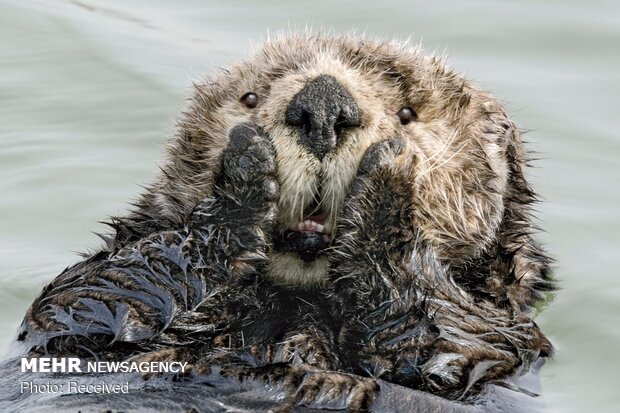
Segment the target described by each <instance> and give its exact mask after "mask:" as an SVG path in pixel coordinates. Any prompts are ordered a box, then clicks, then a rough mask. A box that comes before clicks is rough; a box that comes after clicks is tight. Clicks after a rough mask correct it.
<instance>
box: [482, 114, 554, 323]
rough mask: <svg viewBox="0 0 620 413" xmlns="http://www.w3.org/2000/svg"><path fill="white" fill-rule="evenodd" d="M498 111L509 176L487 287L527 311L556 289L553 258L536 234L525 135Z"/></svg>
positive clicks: (491, 255) (535, 200)
mask: <svg viewBox="0 0 620 413" xmlns="http://www.w3.org/2000/svg"><path fill="white" fill-rule="evenodd" d="M497 115H500V116H498V117H499V118H500V119H497V118H496V119H494V121H495V122H496V124H497V125H498V126H501V129H502V130H503V131H504V132H505V133H504V139H505V141H504V142H503V144H504V147H505V156H506V161H507V166H508V177H507V178H508V179H507V182H506V192H505V194H504V214H503V218H502V221H501V223H500V225H499V227H498V229H497V238H496V243H495V246H494V247H493V246H492V247H491V248H490V249H489V251H488V252H489V255H488V256H487V258H488V259H489V261H487V262H488V263H489V267H488V268H489V270H490V274H489V273H487V274H488V275H490V277H489V278H487V288H488V289H489V290H490V292H491V293H492V295H494V296H495V297H496V298H497V299H499V300H500V301H503V303H501V304H503V305H504V306H506V305H508V306H510V307H512V308H514V309H515V310H518V311H527V310H530V309H531V307H532V306H534V305H535V304H536V303H537V302H538V301H540V300H541V299H542V298H543V297H544V293H545V292H549V291H553V290H554V289H555V284H554V282H553V280H552V278H551V271H550V264H551V262H552V260H551V259H550V258H549V257H548V256H547V254H546V252H545V251H544V250H543V248H542V247H541V246H540V245H539V244H538V243H537V242H536V241H535V240H534V238H533V237H532V235H533V233H535V232H536V231H538V230H539V228H537V227H536V225H535V224H534V223H533V222H532V216H531V208H532V205H533V204H534V203H536V202H537V196H536V193H535V192H534V191H533V190H532V188H531V187H530V185H529V183H528V182H527V180H526V178H525V176H524V173H523V170H524V168H526V167H527V166H528V156H527V153H526V151H525V148H524V146H523V142H522V140H521V136H520V134H519V133H518V131H517V130H516V128H515V126H514V124H513V123H512V122H511V121H510V120H509V119H508V117H507V116H506V115H505V114H504V113H503V112H501V113H497V114H496V116H497ZM491 117H492V118H493V117H494V116H491Z"/></svg>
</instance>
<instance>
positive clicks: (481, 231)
mask: <svg viewBox="0 0 620 413" xmlns="http://www.w3.org/2000/svg"><path fill="white" fill-rule="evenodd" d="M195 90H196V93H195V95H194V96H193V97H192V99H191V100H190V103H189V107H188V109H187V111H186V113H185V116H184V117H183V119H182V120H181V121H180V128H179V133H178V136H177V137H176V139H175V140H173V142H172V144H171V146H170V158H169V162H168V164H167V165H165V166H164V168H163V171H164V173H163V175H162V176H163V177H162V179H161V180H160V181H159V182H158V183H156V184H155V186H154V187H152V188H151V189H150V191H149V192H148V193H147V194H146V195H145V196H144V197H143V199H142V201H141V202H140V207H141V209H142V211H140V213H141V217H143V216H144V215H146V216H148V217H157V219H158V220H160V221H162V217H163V218H164V219H163V221H166V222H165V225H169V224H170V223H172V224H178V223H181V222H182V221H183V218H184V217H185V216H187V214H188V213H189V212H190V211H191V208H192V207H193V205H195V204H196V203H197V202H198V201H199V200H200V199H201V198H202V197H204V196H205V194H208V193H209V192H210V191H211V183H212V177H213V175H214V173H215V170H216V169H217V167H216V165H217V159H219V154H220V153H221V150H222V149H223V148H224V147H225V146H226V144H227V140H228V132H229V130H230V129H231V128H233V127H234V126H235V125H237V124H239V123H241V122H246V121H249V122H253V123H255V124H257V125H259V126H260V127H262V128H263V129H264V130H265V131H266V132H267V133H268V135H269V136H270V138H271V139H272V141H273V144H274V146H275V150H276V157H277V170H278V180H279V184H280V191H281V198H280V201H279V208H278V211H279V213H278V217H277V226H276V229H275V230H274V231H275V232H274V234H272V239H273V240H274V249H273V251H271V252H270V256H269V264H268V276H269V277H270V278H271V279H272V281H273V282H275V283H280V284H285V285H291V286H298V287H312V286H318V285H321V283H324V282H325V280H326V274H327V267H328V263H327V260H326V258H325V257H324V256H323V252H324V250H325V248H326V247H327V246H328V245H329V244H330V242H331V241H332V239H333V238H334V237H337V236H338V234H337V228H336V222H337V220H338V216H339V214H340V211H341V208H342V205H343V201H344V197H345V195H346V194H347V191H348V188H349V186H350V184H351V182H352V180H353V179H354V177H355V175H356V171H357V168H358V165H359V162H360V160H361V159H362V156H363V155H364V153H365V151H366V150H367V149H368V148H369V146H370V145H372V144H373V143H375V142H379V141H382V140H386V139H390V138H402V139H404V140H405V141H406V142H407V144H408V151H407V152H408V153H409V154H411V156H415V157H416V161H415V162H410V164H411V165H412V166H411V167H412V168H415V171H413V172H414V173H413V174H412V175H413V176H415V179H413V181H412V182H411V185H412V194H413V197H414V199H413V200H412V203H413V205H414V208H413V211H414V213H413V216H412V217H411V223H412V225H413V226H415V227H416V228H417V229H419V231H421V232H422V234H423V235H424V237H425V238H426V239H428V240H429V241H430V242H431V243H432V245H433V246H434V247H435V248H436V251H437V255H438V256H439V257H440V259H441V260H442V261H443V262H445V263H446V264H447V265H450V266H452V267H453V268H459V269H461V270H462V271H461V272H462V273H463V274H461V275H462V276H466V274H465V273H467V271H469V269H468V268H471V263H474V262H475V263H476V265H477V266H478V267H480V266H482V267H484V268H482V269H480V268H477V269H476V271H478V272H482V273H484V274H483V275H484V277H483V278H484V279H485V280H486V281H485V282H486V283H491V284H492V283H493V282H495V283H496V284H498V285H502V286H504V285H507V284H510V283H511V282H512V283H516V282H524V280H527V279H529V280H530V281H531V282H533V283H535V282H536V281H537V280H538V281H540V279H541V278H540V274H541V272H543V271H544V268H546V263H545V262H543V261H544V260H541V258H540V257H541V256H542V255H540V251H538V249H537V247H536V246H535V245H534V244H533V242H532V241H531V239H530V238H529V232H530V230H529V228H530V226H531V225H530V219H529V216H528V213H527V212H528V210H527V206H528V204H529V203H531V202H532V200H533V199H534V194H533V193H532V191H531V190H530V189H529V186H528V185H527V182H526V181H525V179H524V178H523V175H522V167H523V166H524V163H525V155H524V150H523V147H522V144H521V141H520V138H519V135H518V133H517V132H516V130H515V128H514V126H513V124H512V122H511V121H510V120H509V119H508V117H507V116H506V114H505V113H504V111H503V110H502V108H501V107H500V105H499V104H498V103H497V102H496V101H495V100H494V99H493V98H492V97H491V96H490V95H489V94H487V93H485V92H483V91H480V90H479V89H477V88H476V87H474V86H473V85H471V84H470V83H469V82H468V81H466V80H465V79H464V78H463V77H461V76H460V75H459V74H457V73H455V72H454V71H452V70H450V69H447V68H446V67H445V66H444V64H443V62H442V61H440V60H439V59H437V58H434V57H428V56H425V55H424V54H423V53H422V52H421V50H420V49H419V48H416V47H410V46H408V45H405V44H402V43H397V42H393V43H386V42H380V41H372V40H368V39H363V38H362V39H360V38H354V37H348V36H340V37H328V36H300V37H284V38H278V39H274V40H269V41H268V42H266V44H265V45H264V46H263V47H262V48H261V49H260V50H258V51H257V52H256V53H255V54H254V55H253V56H252V57H251V58H250V59H248V60H246V61H245V62H242V63H239V64H237V65H235V66H233V67H232V68H231V69H230V70H228V71H225V72H222V73H220V74H219V75H218V76H216V77H214V78H213V79H211V80H208V81H206V82H201V83H198V84H196V85H195ZM143 221H144V219H143ZM152 221H153V220H151V222H152ZM135 222H138V218H137V217H135V219H134V221H133V222H130V220H127V221H126V222H125V224H126V225H127V226H132V225H133V224H134V223H135ZM141 225H142V227H140V226H141ZM162 225H164V224H162ZM141 230H142V231H146V230H147V229H146V226H145V224H135V225H134V228H133V233H138V235H139V232H140V231H141ZM500 256H501V257H502V258H497V257H500ZM496 258H497V260H496ZM498 260H499V261H498ZM494 271H495V272H496V273H497V274H499V275H497V274H496V278H497V277H499V279H495V281H493V280H494V279H493V277H494ZM500 273H501V274H500ZM464 274H465V275H464ZM507 274H508V275H507ZM472 276H476V277H478V279H480V274H478V273H476V274H473V275H472ZM506 277H508V278H506ZM457 278H458V276H457ZM515 294H516V296H515V297H514V300H515V302H516V303H517V304H522V303H521V301H523V302H525V301H527V300H528V299H529V298H531V297H529V296H531V295H532V294H533V293H531V292H530V293H522V292H519V293H515ZM523 294H525V295H526V296H527V295H528V294H529V296H528V297H525V296H521V295H523ZM517 296H518V297H517Z"/></svg>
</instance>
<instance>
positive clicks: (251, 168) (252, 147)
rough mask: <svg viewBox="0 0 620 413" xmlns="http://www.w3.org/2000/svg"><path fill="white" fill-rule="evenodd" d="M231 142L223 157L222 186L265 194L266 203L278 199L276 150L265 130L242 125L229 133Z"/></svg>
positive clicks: (250, 125)
mask: <svg viewBox="0 0 620 413" xmlns="http://www.w3.org/2000/svg"><path fill="white" fill-rule="evenodd" d="M229 137H230V142H229V144H228V147H226V149H225V150H224V153H223V155H222V174H221V175H222V176H221V179H220V180H221V182H220V184H221V185H222V186H223V187H225V188H226V189H229V190H230V189H232V190H234V191H236V192H240V191H246V192H247V191H248V190H249V191H252V192H260V193H262V194H263V195H264V196H265V198H266V199H267V200H274V199H275V198H276V196H277V191H278V187H277V186H278V185H277V183H276V180H275V172H276V160H275V150H274V148H273V145H272V143H271V141H270V140H269V138H268V137H267V136H266V135H265V133H264V132H263V130H262V129H261V128H260V127H258V126H256V125H253V124H251V123H242V124H239V125H237V126H235V127H234V128H232V130H231V131H230V134H229Z"/></svg>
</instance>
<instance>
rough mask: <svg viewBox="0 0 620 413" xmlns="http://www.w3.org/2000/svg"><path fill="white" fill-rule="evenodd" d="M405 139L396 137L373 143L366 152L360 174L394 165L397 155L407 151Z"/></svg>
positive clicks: (361, 163) (359, 169) (359, 170)
mask: <svg viewBox="0 0 620 413" xmlns="http://www.w3.org/2000/svg"><path fill="white" fill-rule="evenodd" d="M405 147H406V143H405V141H404V140H402V139H399V138H395V139H388V140H385V141H381V142H377V143H375V144H373V145H371V146H370V147H369V148H368V149H367V150H366V153H365V154H364V157H363V158H362V161H361V162H360V166H359V168H358V170H357V171H358V172H357V173H358V175H368V174H369V173H371V172H372V171H374V170H377V169H384V168H388V167H390V166H392V165H394V162H395V161H396V157H397V156H398V155H401V154H402V153H403V152H404V151H405Z"/></svg>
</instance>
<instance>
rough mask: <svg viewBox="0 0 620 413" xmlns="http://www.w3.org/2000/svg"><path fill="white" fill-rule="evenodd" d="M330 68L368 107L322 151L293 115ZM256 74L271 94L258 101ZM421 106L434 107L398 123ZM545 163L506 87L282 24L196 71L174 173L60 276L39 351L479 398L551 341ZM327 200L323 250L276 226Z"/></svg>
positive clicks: (260, 87)
mask: <svg viewBox="0 0 620 413" xmlns="http://www.w3.org/2000/svg"><path fill="white" fill-rule="evenodd" d="M319 74H329V75H332V76H334V77H335V78H336V79H338V81H339V82H341V83H342V84H343V85H344V86H345V87H347V89H348V90H349V91H350V92H351V94H352V95H353V97H354V98H355V99H356V101H357V102H358V104H359V106H360V110H361V112H362V119H363V124H362V126H361V127H360V128H358V129H356V130H351V131H347V132H346V134H345V139H343V143H342V144H341V145H340V146H339V147H338V148H337V149H336V150H335V151H334V152H333V153H332V154H330V155H328V156H327V157H326V158H325V159H324V161H323V162H318V160H317V159H316V158H313V157H312V156H311V155H310V154H308V153H307V152H306V151H305V150H304V149H303V148H302V147H301V146H300V145H298V144H297V143H296V138H295V136H296V135H295V131H294V130H293V129H291V128H290V127H288V126H287V125H285V123H284V121H283V119H282V113H283V112H284V108H285V107H286V104H287V102H288V101H290V99H291V97H292V96H293V95H294V94H295V93H296V92H297V91H299V90H300V89H301V88H302V87H303V84H304V82H305V81H307V80H309V79H312V78H313V77H316V76H317V75H319ZM248 91H253V92H255V93H257V94H258V96H260V97H261V104H260V105H259V106H258V107H257V108H256V109H254V110H248V109H247V108H245V107H243V106H242V105H241V104H240V102H239V97H240V96H242V95H243V94H245V93H246V92H248ZM402 106H411V107H413V108H415V110H416V112H417V114H418V120H417V122H414V123H412V124H410V125H405V126H403V125H400V123H399V121H398V118H396V116H395V115H394V114H395V113H396V112H397V111H398V109H399V108H400V107H402ZM244 122H246V123H244ZM239 124H242V126H236V125H239ZM235 126H236V127H235ZM233 127H235V128H234V129H233ZM242 158H243V161H241V159H242ZM247 159H250V160H251V162H250V165H251V167H248V166H247ZM526 162H527V157H526V153H525V150H524V148H523V144H522V142H521V139H520V136H519V134H518V132H517V130H516V128H515V126H514V125H513V124H512V122H511V121H510V120H509V118H508V117H507V115H506V114H505V113H504V111H503V110H502V108H501V107H500V105H499V104H498V103H497V102H496V101H495V100H494V99H493V98H492V97H491V96H490V95H489V94H487V93H485V92H482V91H480V90H478V89H476V88H475V87H474V86H472V85H471V84H470V83H469V82H467V81H466V80H465V79H463V78H462V77H461V76H460V75H458V74H457V73H455V72H452V71H450V70H449V69H446V68H445V66H444V64H443V63H442V62H441V61H440V60H437V59H435V58H432V57H427V56H425V55H423V54H422V53H421V51H420V50H419V49H417V48H410V47H408V46H405V45H402V44H398V43H383V42H374V41H371V40H367V39H359V38H353V37H346V36H344V37H322V36H318V37H310V36H307V37H288V38H281V39H275V40H273V41H269V42H267V44H266V45H265V46H264V47H263V49H261V50H260V51H258V52H257V53H256V54H255V56H254V57H253V58H252V59H250V60H248V61H246V62H244V63H241V64H238V65H236V66H234V67H233V68H232V69H231V70H230V71H227V72H223V73H221V74H220V75H218V76H217V77H215V78H214V79H212V80H209V81H206V82H204V83H199V84H196V85H195V95H194V96H193V97H192V99H191V100H190V102H189V106H188V109H187V111H186V113H185V115H184V117H183V119H182V120H181V121H180V124H179V132H178V135H177V137H176V138H175V139H174V140H173V141H172V143H171V145H170V149H169V158H168V161H167V163H166V164H165V165H164V166H163V167H162V174H161V177H160V179H159V180H158V181H157V182H156V183H155V184H153V185H152V186H151V187H150V188H149V189H148V191H147V192H146V193H145V194H144V195H143V196H142V197H141V199H140V200H139V201H138V202H137V203H136V209H135V212H133V213H132V214H130V215H129V216H127V217H121V218H117V219H115V220H113V222H112V223H111V225H112V226H113V227H114V228H115V233H114V234H113V235H112V237H111V238H110V240H109V242H108V245H107V246H106V247H105V248H104V249H103V250H102V251H100V252H98V253H96V254H94V255H92V256H91V257H89V258H87V259H86V260H85V261H83V262H81V263H78V264H76V265H75V266H73V267H70V268H68V269H67V270H66V271H65V272H63V274H61V275H60V276H59V277H58V278H57V279H56V280H54V281H53V282H52V284H50V285H49V286H47V287H46V288H45V290H44V291H43V293H42V295H41V296H40V297H39V298H38V299H37V300H36V301H35V303H34V304H33V306H32V307H31V308H30V310H29V312H28V314H27V315H26V318H25V321H24V324H23V329H22V331H21V334H20V337H19V339H20V341H23V342H25V343H28V346H29V348H30V350H31V351H32V352H33V353H34V354H37V353H38V354H42V353H46V352H48V353H55V354H79V355H82V356H92V355H97V356H101V355H102V356H104V357H106V358H117V359H118V358H127V357H134V358H142V357H153V358H162V359H171V358H179V359H183V360H188V361H190V362H191V363H192V364H193V366H194V370H193V374H197V375H201V376H205V377H212V376H222V375H223V376H225V377H237V378H239V379H241V380H245V379H250V378H257V377H258V378H259V379H260V380H262V381H267V382H271V383H277V384H278V385H282V386H284V387H285V388H286V389H287V394H288V396H287V399H286V401H285V404H289V405H294V404H299V403H301V404H306V405H311V406H312V405H313V404H316V403H318V404H319V405H322V406H329V405H330V403H332V405H333V404H334V403H335V404H336V405H337V406H340V405H341V404H342V403H344V405H347V406H348V407H349V409H351V410H354V411H362V410H367V409H369V408H370V407H371V405H372V401H373V400H374V398H375V397H376V396H377V392H378V391H379V387H378V385H377V384H376V382H375V381H374V380H372V379H377V378H381V379H385V380H387V381H390V382H393V383H398V384H402V385H405V386H408V387H411V388H415V389H420V390H424V391H428V392H431V393H434V394H438V395H441V396H443V397H446V398H450V399H466V398H468V397H470V396H471V395H475V394H476V393H477V392H478V391H479V390H480V389H481V387H482V385H483V384H484V383H487V382H491V381H498V380H503V379H505V378H506V377H509V376H510V375H514V374H520V372H522V371H525V370H527V368H528V366H529V365H530V363H531V362H532V361H533V360H535V359H537V358H538V357H545V356H547V355H548V354H549V352H550V351H551V346H550V344H549V342H548V341H547V340H546V338H545V337H544V335H543V334H542V333H541V332H540V330H539V329H538V327H537V326H536V325H535V323H534V322H533V321H532V319H531V308H532V306H533V305H534V304H535V303H536V301H537V300H538V299H540V298H541V294H542V293H544V292H545V291H549V290H550V289H551V288H552V287H553V285H552V282H551V281H550V278H549V269H548V265H549V259H548V258H547V257H546V255H545V253H544V252H543V251H542V250H541V248H540V247H539V246H538V244H537V243H536V242H535V241H534V240H533V239H532V232H533V231H534V226H533V225H532V223H531V218H530V208H531V205H532V203H533V202H534V201H535V199H536V197H535V194H534V192H533V191H532V190H531V188H530V187H529V185H528V183H527V181H526V179H525V178H524V175H523V169H524V168H525V166H526ZM313 198H318V199H319V200H320V202H321V203H322V206H323V209H324V210H325V211H326V212H327V215H328V218H329V219H328V221H327V222H328V225H329V226H330V228H331V230H332V231H333V232H334V233H335V240H334V244H333V245H332V247H330V249H329V250H328V251H327V252H326V253H325V254H324V256H322V257H321V258H320V260H321V262H320V263H319V264H317V263H314V264H311V265H310V268H307V269H305V268H302V264H300V263H295V262H292V261H291V260H292V259H293V258H291V257H290V256H289V257H282V256H278V255H277V254H274V253H273V252H272V250H271V244H270V242H271V239H270V238H271V234H273V232H274V231H278V230H281V229H282V228H287V227H288V226H289V225H291V224H292V223H295V222H296V221H298V220H299V219H301V217H303V210H304V207H306V206H307V205H308V204H309V203H311V201H312V199H313ZM285 268H290V273H292V274H293V275H291V274H289V273H288V272H287V273H286V274H285V273H283V269H285ZM309 275H310V276H309ZM330 389H331V390H330ZM343 395H344V396H343ZM343 397H344V398H343ZM343 400H344V401H343ZM319 402H320V403H319ZM339 403H340V404H339ZM340 407H342V406H340Z"/></svg>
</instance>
